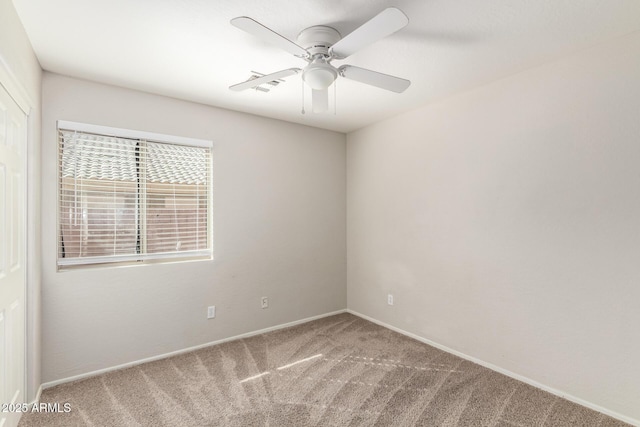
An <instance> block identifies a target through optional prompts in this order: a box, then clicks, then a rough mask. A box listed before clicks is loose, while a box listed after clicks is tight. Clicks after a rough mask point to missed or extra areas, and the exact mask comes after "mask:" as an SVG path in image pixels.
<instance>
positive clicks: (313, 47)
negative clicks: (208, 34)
mask: <svg viewBox="0 0 640 427" xmlns="http://www.w3.org/2000/svg"><path fill="white" fill-rule="evenodd" d="M408 23H409V18H407V16H406V15H405V14H404V13H403V12H402V11H401V10H400V9H396V8H395V7H390V8H388V9H385V10H383V11H382V12H380V13H379V14H377V15H376V16H374V17H373V18H371V19H370V20H369V21H367V22H365V23H364V24H362V25H361V26H360V27H358V28H356V29H355V30H354V31H353V32H351V33H350V34H348V35H347V36H345V37H342V36H341V35H340V33H339V32H338V31H337V30H336V29H334V28H331V27H327V26H324V25H316V26H313V27H309V28H307V29H304V30H302V31H301V32H300V34H299V35H298V38H297V41H298V43H294V42H292V41H291V40H289V39H287V38H286V37H283V36H281V35H280V34H278V33H276V32H275V31H273V30H271V29H269V28H267V27H265V26H264V25H262V24H260V23H259V22H258V21H255V20H253V19H251V18H249V17H246V16H240V17H238V18H234V19H232V20H231V24H232V25H233V26H235V27H237V28H239V29H241V30H243V31H246V32H247V33H249V34H251V35H253V36H255V37H258V38H260V39H262V40H264V41H267V42H270V43H272V44H274V45H276V46H278V47H280V48H282V49H284V50H286V51H287V52H289V53H291V54H293V55H294V56H296V57H298V58H301V59H304V60H305V61H307V62H308V64H307V66H305V67H304V68H288V69H286V70H282V71H278V72H275V73H271V74H267V75H265V76H260V77H257V78H253V79H250V80H248V81H245V82H242V83H238V84H235V85H233V86H230V87H229V89H231V90H234V91H241V90H245V89H251V88H255V87H257V86H259V85H261V84H264V83H268V82H272V81H274V80H279V79H283V78H285V77H289V76H292V75H294V74H299V73H302V80H304V82H305V83H306V84H307V85H308V86H309V87H311V89H312V92H311V94H312V97H311V103H312V107H313V108H312V109H313V112H318V113H319V112H324V111H327V109H328V105H329V91H328V88H329V86H331V84H333V82H334V81H335V80H336V79H337V78H338V76H342V77H344V78H346V79H350V80H355V81H358V82H360V83H365V84H368V85H371V86H375V87H378V88H381V89H386V90H390V91H392V92H396V93H401V92H403V91H404V90H405V89H407V88H408V87H409V85H410V84H411V82H410V81H409V80H406V79H401V78H399V77H394V76H390V75H387V74H382V73H379V72H377V71H372V70H368V69H365V68H360V67H356V66H354V65H341V66H340V67H338V68H336V67H334V66H333V65H331V61H333V60H334V59H338V60H339V59H345V58H347V57H349V56H350V55H352V54H354V53H355V52H357V51H358V50H359V49H361V48H363V47H365V46H367V45H369V44H371V43H374V42H376V41H378V40H380V39H382V38H384V37H386V36H388V35H390V34H393V33H395V32H396V31H398V30H400V29H401V28H404V27H405V26H406V25H407V24H408Z"/></svg>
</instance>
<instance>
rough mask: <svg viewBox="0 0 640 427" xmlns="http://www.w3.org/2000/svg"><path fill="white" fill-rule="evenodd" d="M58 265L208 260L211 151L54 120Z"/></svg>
mask: <svg viewBox="0 0 640 427" xmlns="http://www.w3.org/2000/svg"><path fill="white" fill-rule="evenodd" d="M58 146H59V157H58V159H59V168H58V169H59V195H58V209H59V211H58V220H59V241H58V268H68V267H72V266H78V265H96V264H105V263H116V262H149V261H158V260H177V259H211V257H212V254H213V252H212V233H211V205H212V203H211V163H212V162H211V155H212V153H211V147H212V143H211V142H210V141H201V140H194V139H190V138H180V137H173V136H167V135H158V134H150V133H146V132H138V131H130V130H124V129H112V128H106V127H102V126H93V125H83V124H79V123H71V122H63V121H59V122H58Z"/></svg>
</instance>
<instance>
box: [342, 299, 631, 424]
mask: <svg viewBox="0 0 640 427" xmlns="http://www.w3.org/2000/svg"><path fill="white" fill-rule="evenodd" d="M346 311H347V313H351V314H353V315H354V316H358V317H361V318H363V319H365V320H368V321H370V322H373V323H375V324H377V325H380V326H383V327H385V328H387V329H391V330H392V331H395V332H398V333H399V334H402V335H405V336H407V337H409V338H413V339H414V340H416V341H420V342H423V343H425V344H428V345H430V346H432V347H435V348H437V349H440V350H442V351H446V352H447V353H451V354H454V355H456V356H458V357H461V358H463V359H466V360H468V361H470V362H473V363H476V364H478V365H480V366H484V367H485V368H489V369H491V370H492V371H496V372H499V373H501V374H503V375H506V376H508V377H511V378H513V379H515V380H518V381H522V382H523V383H525V384H529V385H531V386H533V387H536V388H539V389H542V390H544V391H547V392H549V393H551V394H554V395H556V396H559V397H562V398H564V399H567V400H569V401H571V402H573V403H577V404H578V405H581V406H585V407H587V408H589V409H593V410H594V411H598V412H601V413H603V414H605V415H609V416H610V417H612V418H615V419H618V420H620V421H624V422H625V423H628V424H631V425H634V426H638V427H640V420H636V419H634V418H631V417H627V416H625V415H622V414H619V413H617V412H614V411H611V410H609V409H607V408H603V407H602V406H598V405H596V404H594V403H591V402H588V401H586V400H583V399H580V398H579V397H575V396H572V395H570V394H568V393H565V392H562V391H560V390H557V389H555V388H553V387H549V386H547V385H544V384H541V383H539V382H537V381H534V380H532V379H530V378H527V377H524V376H522V375H519V374H516V373H513V372H511V371H508V370H506V369H504V368H501V367H499V366H496V365H494V364H492V363H488V362H485V361H484V360H480V359H477V358H475V357H473V356H469V355H468V354H464V353H461V352H459V351H457V350H454V349H452V348H449V347H447V346H444V345H442V344H438V343H437V342H434V341H431V340H429V339H427V338H424V337H421V336H419V335H416V334H413V333H411V332H407V331H405V330H403V329H400V328H396V327H395V326H392V325H389V324H387V323H384V322H381V321H379V320H376V319H374V318H372V317H369V316H366V315H364V314H362V313H358V312H357V311H354V310H350V309H347V310H346Z"/></svg>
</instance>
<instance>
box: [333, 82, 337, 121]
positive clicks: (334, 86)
mask: <svg viewBox="0 0 640 427" xmlns="http://www.w3.org/2000/svg"><path fill="white" fill-rule="evenodd" d="M337 85H338V80H336V81H334V82H333V115H334V116H335V115H337V109H338V98H337V96H338V92H337V90H336V86H337Z"/></svg>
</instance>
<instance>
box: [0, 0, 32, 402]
mask: <svg viewBox="0 0 640 427" xmlns="http://www.w3.org/2000/svg"><path fill="white" fill-rule="evenodd" d="M0 71H1V72H2V74H1V75H2V76H5V77H6V78H7V80H11V81H2V82H0V83H2V84H3V85H8V89H9V92H10V93H12V92H18V93H17V94H16V93H12V95H13V96H16V95H19V96H20V97H24V100H25V102H26V103H27V104H28V105H29V107H30V108H31V111H30V112H29V129H28V146H27V153H28V164H27V169H28V170H27V172H28V176H27V223H28V229H27V239H28V241H27V276H28V277H27V311H28V313H27V390H26V393H27V399H28V400H29V401H31V400H33V399H34V398H35V396H36V393H37V392H38V388H39V387H40V378H41V372H40V368H41V364H40V355H41V349H40V345H41V342H40V339H41V330H40V326H41V323H40V243H41V242H40V107H41V101H40V92H41V87H40V79H41V75H42V70H41V68H40V64H39V63H38V60H37V59H36V56H35V54H34V52H33V49H32V48H31V43H30V42H29V39H28V38H27V35H26V33H25V31H24V28H23V27H22V24H21V22H20V19H19V18H18V15H17V13H16V11H15V9H14V8H13V4H12V3H11V0H0Z"/></svg>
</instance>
